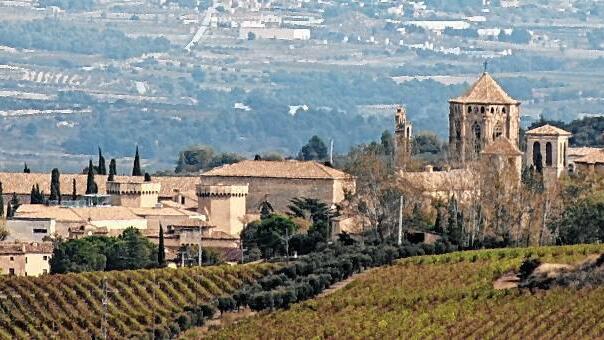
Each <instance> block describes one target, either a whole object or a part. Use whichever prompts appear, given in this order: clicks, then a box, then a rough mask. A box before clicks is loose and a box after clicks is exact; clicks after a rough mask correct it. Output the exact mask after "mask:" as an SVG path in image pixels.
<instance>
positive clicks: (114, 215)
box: [69, 207, 143, 221]
mask: <svg viewBox="0 0 604 340" xmlns="http://www.w3.org/2000/svg"><path fill="white" fill-rule="evenodd" d="M69 209H71V210H72V211H73V212H74V213H75V214H77V215H78V216H80V217H81V218H82V220H84V221H109V220H122V221H123V220H141V219H143V218H142V217H140V216H138V215H136V214H134V213H133V212H132V211H130V209H128V208H126V207H95V208H69Z"/></svg>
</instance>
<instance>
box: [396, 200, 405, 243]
mask: <svg viewBox="0 0 604 340" xmlns="http://www.w3.org/2000/svg"><path fill="white" fill-rule="evenodd" d="M403 203H404V202H403V195H401V203H400V205H399V209H398V242H397V244H398V245H399V246H400V245H402V244H403Z"/></svg>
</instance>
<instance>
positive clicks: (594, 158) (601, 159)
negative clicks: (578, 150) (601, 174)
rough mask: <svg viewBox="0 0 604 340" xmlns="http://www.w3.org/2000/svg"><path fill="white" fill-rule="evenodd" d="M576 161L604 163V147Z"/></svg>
mask: <svg viewBox="0 0 604 340" xmlns="http://www.w3.org/2000/svg"><path fill="white" fill-rule="evenodd" d="M576 163H584V164H596V163H599V164H604V149H600V150H595V151H592V152H591V153H589V154H587V155H586V156H583V157H581V158H579V159H576V160H575V164H576Z"/></svg>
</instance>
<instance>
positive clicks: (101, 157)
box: [99, 146, 107, 175]
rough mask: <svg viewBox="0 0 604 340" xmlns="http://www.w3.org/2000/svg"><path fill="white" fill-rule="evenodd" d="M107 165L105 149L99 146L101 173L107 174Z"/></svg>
mask: <svg viewBox="0 0 604 340" xmlns="http://www.w3.org/2000/svg"><path fill="white" fill-rule="evenodd" d="M106 174H107V167H106V165H105V157H103V151H102V150H101V147H100V146H99V175H106Z"/></svg>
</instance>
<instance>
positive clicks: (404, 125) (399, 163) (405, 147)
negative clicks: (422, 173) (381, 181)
mask: <svg viewBox="0 0 604 340" xmlns="http://www.w3.org/2000/svg"><path fill="white" fill-rule="evenodd" d="M394 120H395V129H394V148H395V149H394V152H395V165H396V168H397V169H399V170H404V169H405V167H406V165H407V163H408V162H409V160H410V159H411V147H412V139H411V134H412V129H413V126H412V125H411V121H409V120H408V119H407V113H406V111H405V108H403V107H399V108H397V109H396V114H395V116H394Z"/></svg>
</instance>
